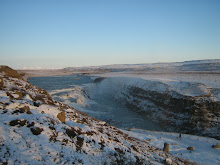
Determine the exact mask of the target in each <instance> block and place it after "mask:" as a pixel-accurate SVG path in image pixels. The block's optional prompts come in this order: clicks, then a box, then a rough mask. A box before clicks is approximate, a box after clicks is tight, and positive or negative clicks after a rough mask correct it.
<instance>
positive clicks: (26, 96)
mask: <svg viewBox="0 0 220 165" xmlns="http://www.w3.org/2000/svg"><path fill="white" fill-rule="evenodd" d="M197 63H198V62H197ZM161 65H167V64H161ZM178 66H179V65H178ZM136 73H137V72H136ZM136 73H135V74H134V73H113V74H112V73H110V74H102V75H100V74H98V75H93V76H94V77H93V78H94V79H96V78H97V77H100V76H101V77H107V78H106V79H104V80H102V81H101V83H100V82H98V83H93V84H88V85H85V86H77V85H76V86H72V88H68V89H63V88H61V89H58V90H54V91H50V92H51V94H52V95H54V96H58V95H56V94H58V93H61V94H60V96H61V97H60V99H61V101H62V99H63V100H64V101H65V100H66V101H67V102H66V103H68V104H70V105H71V104H73V106H77V105H78V106H79V108H80V107H83V108H84V110H86V107H87V106H88V104H95V103H94V102H93V101H94V100H92V98H94V97H96V96H98V95H99V96H102V95H103V94H105V95H109V96H112V95H114V97H115V98H116V99H117V98H119V97H120V93H119V91H123V89H125V87H126V86H136V87H140V88H143V89H144V88H146V89H149V88H150V89H151V90H152V91H157V92H163V91H169V92H170V91H175V92H177V93H180V94H183V95H188V96H198V95H207V94H210V92H211V94H212V95H211V99H213V101H217V100H219V90H218V88H219V87H220V85H219V82H220V81H219V77H218V75H217V74H213V75H210V74H207V73H205V74H207V76H206V77H205V76H203V75H204V74H198V76H197V77H196V78H195V75H194V74H192V76H191V77H190V76H189V74H187V75H185V74H175V75H174V74H170V73H169V74H161V73H160V74H147V75H146V74H143V73H141V74H138V75H137V74H136ZM212 76H213V77H212ZM2 82H3V87H2V86H1V83H2ZM0 88H1V90H0V133H1V134H0V135H1V136H0V163H4V162H7V163H8V164H54V163H57V164H71V163H72V162H74V163H75V164H104V163H106V164H114V163H115V164H120V163H121V164H129V163H130V164H135V163H136V164H150V163H151V164H164V160H166V159H168V160H169V159H171V160H172V162H173V163H174V164H189V162H194V163H199V164H204V165H205V164H214V165H215V164H216V165H218V164H220V149H219V148H218V149H214V148H212V146H213V145H217V144H220V141H219V140H215V139H212V138H205V137H199V136H193V135H185V134H182V135H181V139H178V138H177V137H179V134H177V133H167V132H154V131H146V130H143V129H142V130H140V129H131V130H130V131H127V130H119V129H117V128H115V127H113V126H110V125H107V124H106V123H105V122H103V121H99V120H97V119H94V118H92V117H89V116H87V115H86V114H83V113H81V112H79V111H77V110H75V109H73V108H71V107H68V106H66V105H65V104H63V103H60V102H55V101H53V100H52V99H51V97H50V95H48V93H47V92H45V91H44V90H41V89H39V88H37V87H35V86H32V85H31V84H29V83H27V82H25V81H23V80H21V79H16V78H10V77H9V78H7V77H5V76H4V75H1V74H0ZM213 91H214V92H213ZM62 93H64V95H62ZM39 96H40V97H39ZM110 98H112V97H110ZM71 99H72V101H71ZM72 102H74V103H72ZM92 102H93V103H92ZM62 111H64V112H65V117H66V119H65V123H63V122H61V120H60V119H58V114H59V113H61V112H62ZM121 117H123V116H121ZM33 123H34V124H33ZM37 128H39V129H40V130H38V131H39V132H40V134H38V135H34V134H35V133H34V131H36V129H37ZM165 142H166V143H169V144H170V154H171V155H170V154H167V153H166V152H163V151H162V150H161V149H163V146H164V143H165ZM188 147H194V151H189V150H187V148H188ZM158 148H159V149H158ZM18 151H19V152H18ZM177 157H178V158H181V159H178V158H177ZM183 159H184V160H183ZM186 160H188V161H186ZM167 162H168V161H167Z"/></svg>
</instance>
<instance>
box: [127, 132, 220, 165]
mask: <svg viewBox="0 0 220 165" xmlns="http://www.w3.org/2000/svg"><path fill="white" fill-rule="evenodd" d="M126 133H127V134H129V135H131V136H133V137H135V138H138V139H141V140H147V141H148V142H149V143H150V144H152V145H153V146H155V147H158V148H161V149H163V145H164V143H168V144H169V152H170V153H171V154H173V155H175V156H177V157H180V158H184V159H188V160H191V161H195V162H196V163H199V164H201V165H208V164H210V165H211V164H220V149H213V148H212V146H213V145H216V144H220V141H219V140H216V139H212V138H206V137H200V136H193V135H188V134H181V138H179V134H177V133H168V132H155V131H147V130H135V129H134V130H131V131H126ZM188 147H193V148H194V151H190V150H187V148H188Z"/></svg>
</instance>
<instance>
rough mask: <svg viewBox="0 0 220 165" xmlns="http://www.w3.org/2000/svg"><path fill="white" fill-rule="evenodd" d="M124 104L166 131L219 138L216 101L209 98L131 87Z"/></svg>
mask: <svg viewBox="0 0 220 165" xmlns="http://www.w3.org/2000/svg"><path fill="white" fill-rule="evenodd" d="M123 95H124V101H125V105H126V106H127V107H128V108H130V109H131V110H133V111H135V112H138V113H142V114H145V115H146V116H147V117H149V118H150V119H151V120H153V121H154V122H155V123H157V124H159V125H161V126H163V128H164V130H166V131H174V132H182V133H189V134H195V135H203V136H209V137H215V138H217V139H220V134H219V133H220V124H219V123H220V102H218V101H213V99H212V98H211V96H210V95H201V96H195V97H193V96H184V95H181V94H179V93H177V92H175V91H170V92H166V93H162V92H157V91H151V90H150V89H149V90H145V89H142V88H139V87H134V86H131V87H129V88H128V92H127V93H126V92H124V93H123Z"/></svg>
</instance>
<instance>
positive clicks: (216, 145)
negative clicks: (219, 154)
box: [212, 144, 220, 149]
mask: <svg viewBox="0 0 220 165" xmlns="http://www.w3.org/2000/svg"><path fill="white" fill-rule="evenodd" d="M212 148H215V149H217V148H220V145H219V144H215V145H213V146H212Z"/></svg>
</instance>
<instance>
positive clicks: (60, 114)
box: [57, 111, 65, 123]
mask: <svg viewBox="0 0 220 165" xmlns="http://www.w3.org/2000/svg"><path fill="white" fill-rule="evenodd" d="M57 118H58V119H59V120H60V121H61V122H62V123H65V112H64V111H62V112H60V113H58V114H57Z"/></svg>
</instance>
